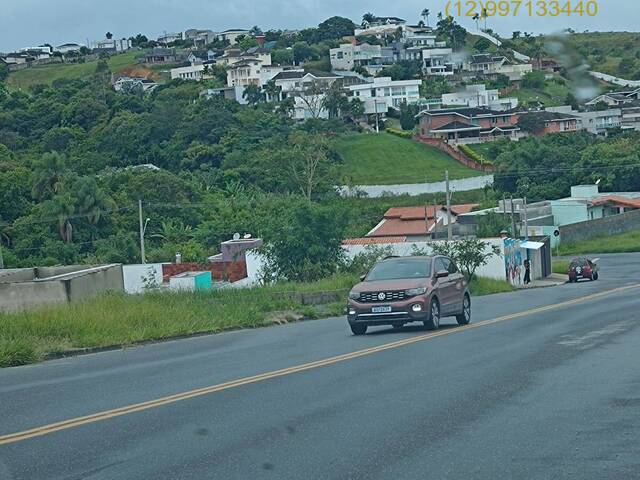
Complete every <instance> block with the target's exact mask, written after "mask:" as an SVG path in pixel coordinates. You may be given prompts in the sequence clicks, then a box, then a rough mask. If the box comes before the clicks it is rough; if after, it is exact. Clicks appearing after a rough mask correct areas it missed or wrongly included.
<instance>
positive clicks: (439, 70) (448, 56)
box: [422, 48, 454, 76]
mask: <svg viewBox="0 0 640 480" xmlns="http://www.w3.org/2000/svg"><path fill="white" fill-rule="evenodd" d="M422 69H423V70H424V72H425V73H426V74H427V75H441V76H446V75H453V71H454V61H453V50H452V49H451V48H429V49H424V50H422Z"/></svg>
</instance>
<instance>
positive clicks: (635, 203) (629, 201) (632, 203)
mask: <svg viewBox="0 0 640 480" xmlns="http://www.w3.org/2000/svg"><path fill="white" fill-rule="evenodd" d="M591 203H593V204H594V205H602V204H603V203H615V204H618V205H620V206H622V207H631V208H640V198H627V197H621V196H619V195H607V196H605V197H600V198H597V199H595V200H593V201H592V202H591Z"/></svg>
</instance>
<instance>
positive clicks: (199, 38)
mask: <svg viewBox="0 0 640 480" xmlns="http://www.w3.org/2000/svg"><path fill="white" fill-rule="evenodd" d="M217 35H218V34H217V33H216V32H214V31H213V30H208V29H205V30H199V29H197V28H190V29H188V30H185V32H184V39H185V40H191V41H193V44H194V45H195V46H201V45H208V44H210V43H212V42H213V41H214V40H215V39H216V37H217Z"/></svg>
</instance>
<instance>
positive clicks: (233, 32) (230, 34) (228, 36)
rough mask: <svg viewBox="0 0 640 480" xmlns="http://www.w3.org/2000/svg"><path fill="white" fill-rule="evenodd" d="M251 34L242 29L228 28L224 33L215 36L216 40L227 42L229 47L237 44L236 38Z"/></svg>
mask: <svg viewBox="0 0 640 480" xmlns="http://www.w3.org/2000/svg"><path fill="white" fill-rule="evenodd" d="M250 33H251V32H250V31H249V30H245V29H242V28H230V29H228V30H225V31H224V32H220V33H218V34H217V35H216V38H217V39H218V40H220V41H221V42H223V41H225V40H226V41H228V42H229V45H235V44H236V43H238V37H241V36H246V35H249V34H250Z"/></svg>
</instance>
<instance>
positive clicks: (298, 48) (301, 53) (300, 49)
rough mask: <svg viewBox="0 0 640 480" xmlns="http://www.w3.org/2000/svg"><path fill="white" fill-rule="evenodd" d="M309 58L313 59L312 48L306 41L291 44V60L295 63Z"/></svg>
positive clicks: (298, 63) (297, 63)
mask: <svg viewBox="0 0 640 480" xmlns="http://www.w3.org/2000/svg"><path fill="white" fill-rule="evenodd" d="M311 59H313V50H312V49H311V47H310V46H309V44H308V43H307V42H296V43H295V44H294V45H293V62H294V63H295V64H296V65H300V64H301V63H302V62H304V61H305V60H311Z"/></svg>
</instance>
